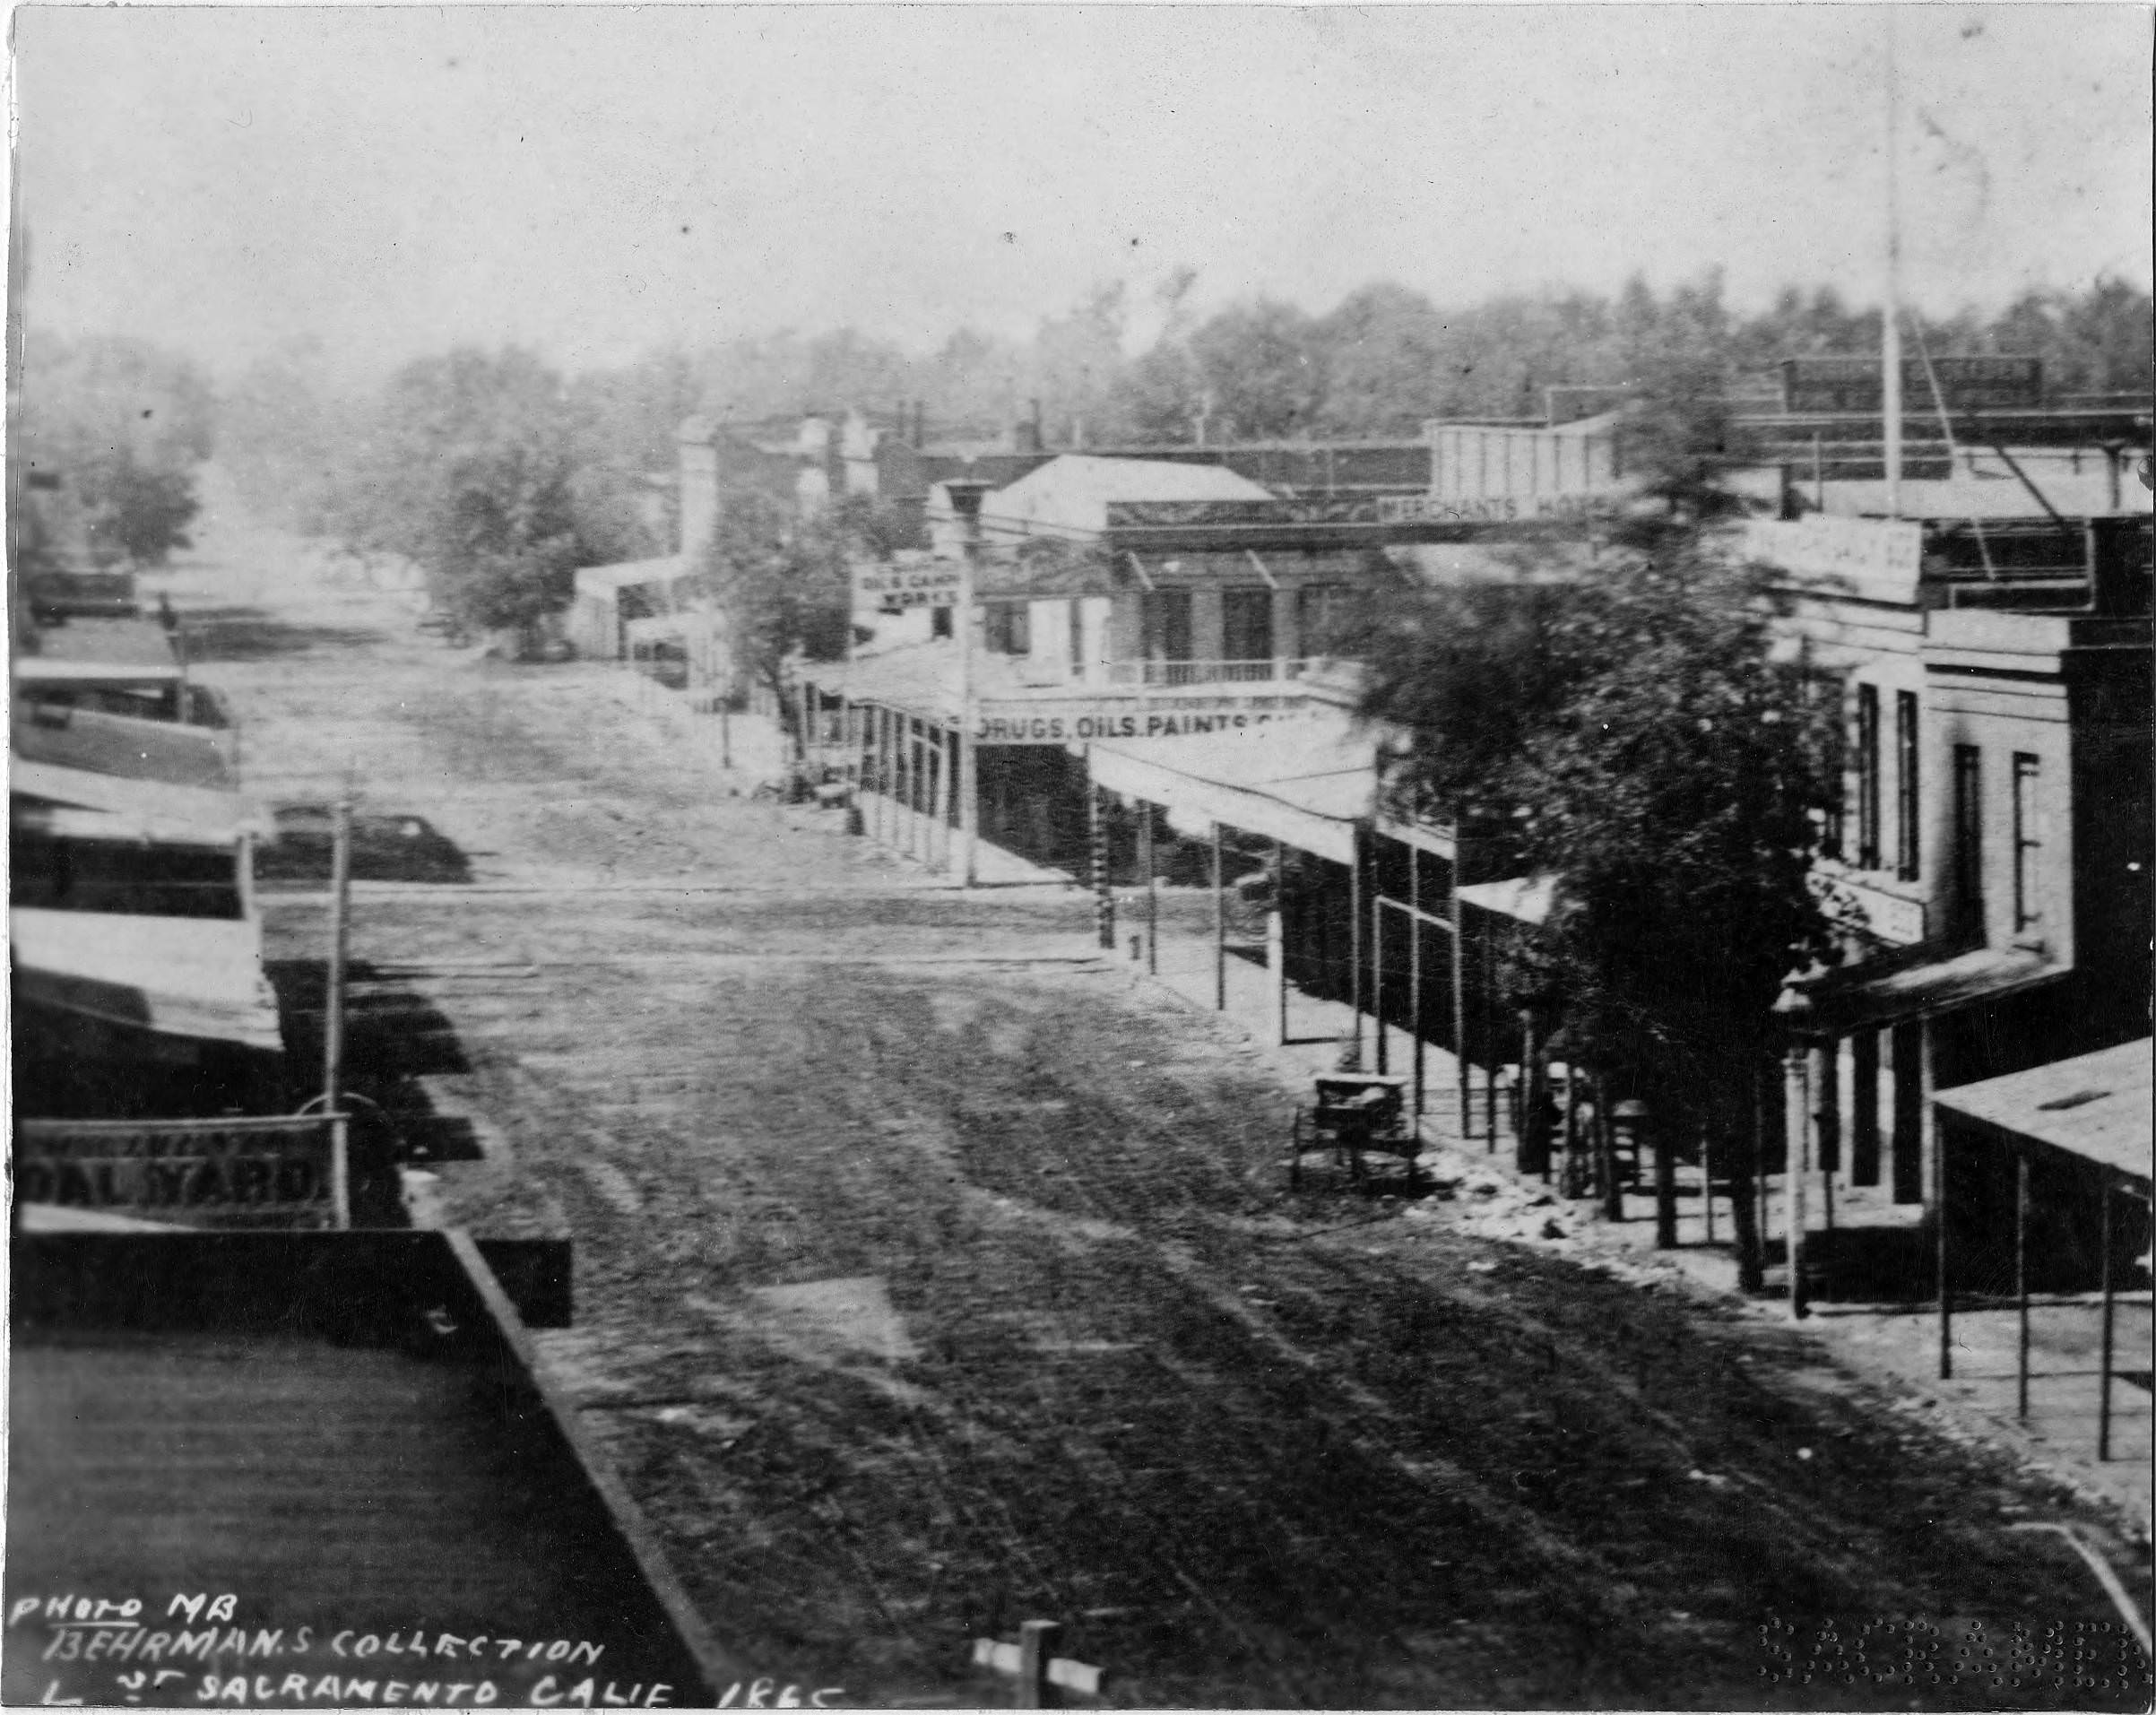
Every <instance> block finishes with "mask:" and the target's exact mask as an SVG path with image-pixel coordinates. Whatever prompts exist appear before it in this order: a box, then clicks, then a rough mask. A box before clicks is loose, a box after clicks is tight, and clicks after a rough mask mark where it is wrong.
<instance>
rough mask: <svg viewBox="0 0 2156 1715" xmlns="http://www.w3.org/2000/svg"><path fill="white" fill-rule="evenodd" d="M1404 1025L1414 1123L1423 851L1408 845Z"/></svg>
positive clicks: (1421, 1090)
mask: <svg viewBox="0 0 2156 1715" xmlns="http://www.w3.org/2000/svg"><path fill="white" fill-rule="evenodd" d="M1407 913H1408V916H1407V988H1408V991H1409V996H1408V1001H1407V1027H1408V1028H1409V1029H1410V1030H1412V1031H1413V1032H1414V1033H1415V1122H1416V1124H1417V1125H1420V1124H1421V1123H1422V1122H1423V1108H1424V1095H1425V1079H1424V1075H1423V854H1422V853H1421V852H1419V851H1417V850H1416V848H1415V847H1414V846H1412V845H1411V846H1409V847H1408V848H1407Z"/></svg>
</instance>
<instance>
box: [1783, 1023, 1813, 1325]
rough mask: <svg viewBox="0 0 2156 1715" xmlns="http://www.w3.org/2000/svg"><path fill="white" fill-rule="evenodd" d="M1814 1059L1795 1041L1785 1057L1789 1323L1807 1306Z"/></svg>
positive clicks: (1784, 1107)
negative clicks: (1811, 1070)
mask: <svg viewBox="0 0 2156 1715" xmlns="http://www.w3.org/2000/svg"><path fill="white" fill-rule="evenodd" d="M1809 1058H1810V1056H1809V1054H1808V1053H1807V1052H1805V1045H1804V1044H1803V1043H1802V1042H1799V1041H1795V1040H1792V1041H1791V1042H1790V1044H1789V1045H1788V1048H1787V1049H1785V1050H1784V1051H1783V1053H1782V1062H1781V1075H1782V1113H1783V1122H1782V1133H1783V1138H1784V1140H1785V1147H1786V1148H1787V1149H1788V1159H1787V1160H1786V1161H1784V1162H1783V1164H1782V1172H1783V1174H1784V1176H1785V1178H1786V1181H1787V1182H1788V1194H1789V1251H1788V1256H1789V1320H1790V1321H1803V1319H1804V1317H1805V1309H1806V1306H1805V1175H1806V1174H1807V1172H1808V1171H1809V1169H1810V1165H1811V1164H1810V1161H1809V1159H1808V1158H1809V1156H1810V1155H1811V1148H1810V1145H1811V1141H1812V1139H1811V1130H1812V1093H1811V1090H1810V1089H1809V1088H1808V1087H1807V1086H1808V1085H1809V1082H1810V1079H1809V1078H1808V1077H1807V1075H1806V1074H1807V1072H1808V1070H1809V1068H1808V1067H1807V1065H1806V1064H1805V1062H1806V1061H1807V1060H1808V1059H1809Z"/></svg>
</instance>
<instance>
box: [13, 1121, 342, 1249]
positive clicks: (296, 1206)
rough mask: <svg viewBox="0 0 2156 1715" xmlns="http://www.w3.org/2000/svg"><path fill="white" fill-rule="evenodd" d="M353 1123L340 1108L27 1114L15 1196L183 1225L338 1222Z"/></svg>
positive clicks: (18, 1148) (20, 1127) (20, 1132)
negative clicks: (233, 1115) (179, 1115)
mask: <svg viewBox="0 0 2156 1715" xmlns="http://www.w3.org/2000/svg"><path fill="white" fill-rule="evenodd" d="M345 1124H346V1121H345V1119H344V1117H343V1116H342V1115H341V1114H340V1115H309V1116H303V1117H298V1118H257V1119H226V1120H23V1121H20V1122H18V1123H17V1125H16V1127H15V1196H16V1199H17V1200H18V1201H20V1202H22V1203H44V1204H51V1205H55V1206H57V1207H60V1208H80V1209H84V1210H91V1211H100V1212H103V1213H106V1214H113V1215H127V1216H133V1217H137V1218H140V1219H143V1220H152V1221H169V1222H171V1223H173V1224H174V1225H176V1226H216V1227H330V1226H342V1225H344V1224H345V1220H346V1218H347V1216H346V1209H347V1202H346V1195H345V1187H344V1185H343V1183H342V1181H343V1176H344V1160H343V1157H344V1137H343V1128H344V1126H345Z"/></svg>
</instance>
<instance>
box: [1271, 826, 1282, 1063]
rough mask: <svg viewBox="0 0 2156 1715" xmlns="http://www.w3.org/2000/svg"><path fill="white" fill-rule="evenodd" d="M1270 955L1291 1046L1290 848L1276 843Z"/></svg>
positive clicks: (1277, 993)
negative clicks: (1288, 908) (1288, 966)
mask: <svg viewBox="0 0 2156 1715" xmlns="http://www.w3.org/2000/svg"><path fill="white" fill-rule="evenodd" d="M1267 951H1268V953H1269V954H1270V955H1271V957H1272V965H1273V989H1274V995H1275V1005H1276V1008H1277V1011H1278V1013H1279V1019H1280V1042H1281V1044H1282V1045H1283V1046H1285V1045H1286V1042H1287V848H1286V846H1285V845H1282V844H1281V842H1280V841H1278V840H1275V841H1274V842H1273V914H1272V920H1271V922H1270V924H1269V925H1268V932H1267Z"/></svg>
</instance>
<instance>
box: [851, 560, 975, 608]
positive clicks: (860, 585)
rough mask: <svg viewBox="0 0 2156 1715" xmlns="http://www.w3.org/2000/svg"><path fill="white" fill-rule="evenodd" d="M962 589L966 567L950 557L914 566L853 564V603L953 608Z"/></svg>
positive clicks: (860, 606)
mask: <svg viewBox="0 0 2156 1715" xmlns="http://www.w3.org/2000/svg"><path fill="white" fill-rule="evenodd" d="M964 592H965V567H964V566H963V565H961V564H958V563H957V562H955V561H952V560H948V559H946V560H926V561H923V562H922V563H920V564H918V565H913V566H883V565H877V564H873V563H864V564H862V565H857V566H855V567H853V606H854V608H855V610H856V611H859V610H860V609H862V608H872V609H877V610H880V611H885V612H891V611H896V610H899V609H904V608H955V607H957V605H958V603H959V602H960V600H961V599H962V598H963V594H964Z"/></svg>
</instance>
